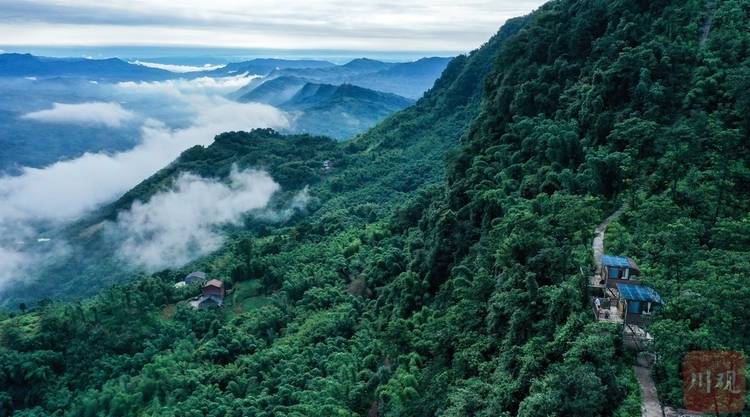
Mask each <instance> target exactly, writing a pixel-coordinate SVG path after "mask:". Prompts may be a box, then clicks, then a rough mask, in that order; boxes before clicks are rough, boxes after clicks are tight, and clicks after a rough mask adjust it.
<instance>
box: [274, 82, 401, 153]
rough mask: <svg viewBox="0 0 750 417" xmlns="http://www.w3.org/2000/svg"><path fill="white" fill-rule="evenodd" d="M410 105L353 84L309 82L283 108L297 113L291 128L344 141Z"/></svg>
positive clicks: (397, 98) (282, 105)
mask: <svg viewBox="0 0 750 417" xmlns="http://www.w3.org/2000/svg"><path fill="white" fill-rule="evenodd" d="M411 104H413V101H411V100H409V99H406V98H404V97H400V96H397V95H395V94H389V93H381V92H379V91H373V90H368V89H366V88H362V87H357V86H353V85H350V84H342V85H339V86H334V85H330V84H313V83H307V84H305V85H304V86H303V87H302V88H301V89H300V90H299V91H298V92H297V93H296V94H295V95H294V96H293V97H291V98H290V99H289V100H287V101H286V102H284V103H282V104H280V107H281V108H282V109H284V110H287V111H290V112H292V114H294V115H295V117H294V122H293V124H292V126H291V128H290V130H292V131H294V132H301V133H310V134H316V135H327V136H330V137H332V138H335V139H339V140H344V139H349V138H351V137H353V136H354V135H356V134H358V133H362V132H365V131H366V130H367V129H369V128H371V127H372V126H374V125H375V124H376V123H378V122H380V121H381V120H383V119H384V118H385V117H387V116H388V115H390V114H393V113H395V112H396V111H398V110H401V109H403V108H405V107H407V106H409V105H411Z"/></svg>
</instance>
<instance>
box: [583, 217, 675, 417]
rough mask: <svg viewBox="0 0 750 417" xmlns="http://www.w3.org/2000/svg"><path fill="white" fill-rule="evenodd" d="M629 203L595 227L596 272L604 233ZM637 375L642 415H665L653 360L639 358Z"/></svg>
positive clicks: (659, 416) (661, 416)
mask: <svg viewBox="0 0 750 417" xmlns="http://www.w3.org/2000/svg"><path fill="white" fill-rule="evenodd" d="M627 208H628V206H627V203H625V204H623V205H622V206H620V208H619V209H617V211H615V212H614V213H612V214H610V215H609V217H607V218H606V219H604V221H603V222H601V223H600V224H599V226H596V229H594V241H593V242H592V243H591V251H592V252H593V253H594V263H595V264H596V271H597V272H596V273H597V274H598V273H599V270H600V269H601V266H602V256H603V255H604V234H605V232H606V231H607V227H608V226H609V224H610V223H612V222H613V221H615V220H616V219H617V218H618V217H620V215H622V213H623V212H624V211H625V210H627ZM633 371H634V372H635V377H636V379H637V380H638V385H639V386H640V388H641V416H642V417H663V416H664V413H663V411H662V406H661V403H660V402H659V395H658V394H657V391H656V385H655V384H654V380H653V379H652V378H651V362H650V361H649V360H647V359H646V358H644V357H640V356H639V358H638V361H637V364H636V365H634V366H633Z"/></svg>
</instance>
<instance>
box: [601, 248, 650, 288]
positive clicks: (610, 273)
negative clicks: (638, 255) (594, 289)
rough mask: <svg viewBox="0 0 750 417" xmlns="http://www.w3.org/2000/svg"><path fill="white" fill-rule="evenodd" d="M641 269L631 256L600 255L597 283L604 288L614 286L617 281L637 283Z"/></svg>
mask: <svg viewBox="0 0 750 417" xmlns="http://www.w3.org/2000/svg"><path fill="white" fill-rule="evenodd" d="M640 275H641V270H640V269H639V268H638V265H637V264H636V263H635V261H634V260H632V259H631V258H626V257H624V256H612V255H603V256H602V266H601V269H600V270H599V274H598V279H599V280H600V281H599V284H600V285H602V286H604V288H616V287H617V284H618V283H623V284H639V283H640V281H639V277H640Z"/></svg>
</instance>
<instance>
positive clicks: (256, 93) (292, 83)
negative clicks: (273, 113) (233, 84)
mask: <svg viewBox="0 0 750 417" xmlns="http://www.w3.org/2000/svg"><path fill="white" fill-rule="evenodd" d="M305 84H307V81H306V80H304V79H302V78H299V77H293V76H282V77H279V78H273V79H271V80H268V81H266V82H264V83H262V84H260V85H253V86H248V87H249V88H248V90H245V88H244V87H243V88H242V89H240V90H238V91H237V92H236V93H235V97H237V101H241V102H251V101H254V102H257V103H266V104H270V105H272V106H279V105H281V104H283V103H285V102H287V101H289V100H290V99H291V98H292V97H294V95H295V94H297V92H299V91H300V90H301V89H302V87H304V86H305Z"/></svg>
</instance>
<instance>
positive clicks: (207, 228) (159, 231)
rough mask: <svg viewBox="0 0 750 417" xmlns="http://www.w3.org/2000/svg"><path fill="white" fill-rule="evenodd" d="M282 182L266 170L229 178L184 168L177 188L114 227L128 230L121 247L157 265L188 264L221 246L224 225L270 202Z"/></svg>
mask: <svg viewBox="0 0 750 417" xmlns="http://www.w3.org/2000/svg"><path fill="white" fill-rule="evenodd" d="M279 188H280V186H279V184H277V183H276V182H275V181H274V180H273V179H272V178H271V176H270V175H268V173H266V172H263V171H255V170H245V171H237V170H236V169H235V170H233V171H232V173H231V174H230V176H229V180H228V182H227V183H224V182H220V181H216V180H211V179H206V178H201V177H198V176H196V175H193V174H190V173H183V174H182V175H181V176H180V177H179V178H178V179H177V181H176V182H175V184H174V186H173V188H172V189H171V190H169V191H166V192H162V193H159V194H156V195H155V196H153V197H151V199H150V200H149V201H147V202H145V203H143V202H136V203H134V204H133V206H132V207H131V208H130V210H128V211H126V212H123V213H121V214H120V215H119V217H118V219H117V222H116V223H115V224H114V225H113V228H114V230H115V233H116V234H117V235H118V236H126V238H125V240H124V242H123V244H122V247H121V250H120V251H119V253H120V254H121V255H122V257H123V258H124V259H126V260H127V261H128V262H131V263H134V264H136V265H138V266H141V267H144V268H146V269H147V270H151V271H153V270H158V269H162V268H165V267H174V266H182V265H184V264H186V263H187V262H189V261H190V260H192V259H194V258H196V257H198V256H202V255H205V254H208V253H210V252H212V251H214V250H216V249H218V248H219V247H220V246H221V244H222V243H223V242H224V238H223V236H222V234H221V233H220V232H219V230H218V229H219V228H220V227H221V226H225V225H230V224H235V225H236V224H238V223H239V222H240V221H241V219H242V217H243V215H244V214H246V213H248V212H249V211H251V210H256V209H261V208H264V207H265V206H266V205H267V204H268V202H269V200H270V199H271V196H272V195H273V194H274V193H275V192H276V191H278V190H279Z"/></svg>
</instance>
